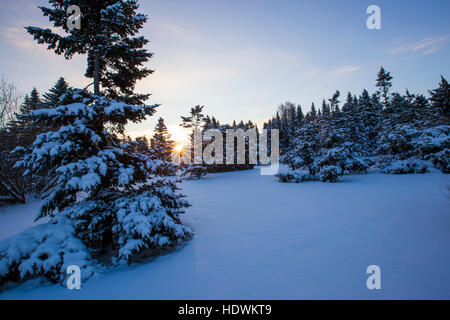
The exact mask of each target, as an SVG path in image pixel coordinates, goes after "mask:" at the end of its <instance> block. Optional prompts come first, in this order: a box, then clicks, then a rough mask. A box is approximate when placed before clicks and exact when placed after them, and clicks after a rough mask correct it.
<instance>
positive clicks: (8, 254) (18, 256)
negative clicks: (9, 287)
mask: <svg viewBox="0 0 450 320" xmlns="http://www.w3.org/2000/svg"><path fill="white" fill-rule="evenodd" d="M74 234H75V230H74V228H73V226H72V225H71V224H70V222H69V221H68V220H66V219H60V221H59V223H48V224H42V225H39V226H36V227H33V228H30V229H28V230H25V231H24V232H22V233H20V234H18V235H16V236H13V237H11V238H9V239H6V240H4V241H2V242H0V286H1V285H4V284H5V283H7V282H11V281H13V282H16V281H19V280H22V279H28V278H33V277H36V276H43V277H45V278H46V279H47V280H49V281H52V282H61V281H64V280H65V279H66V270H67V267H68V266H70V265H77V266H79V267H80V269H81V277H82V280H86V279H88V278H90V277H91V276H92V275H94V272H95V268H94V266H93V264H92V262H91V256H90V253H89V251H88V249H87V248H86V246H85V245H84V244H83V243H82V241H81V240H80V239H78V238H77V237H75V235H74Z"/></svg>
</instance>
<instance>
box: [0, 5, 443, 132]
mask: <svg viewBox="0 0 450 320" xmlns="http://www.w3.org/2000/svg"><path fill="white" fill-rule="evenodd" d="M45 4H46V1H31V0H2V1H1V2H0V29H1V30H0V31H1V32H0V61H1V62H0V63H1V68H0V73H3V74H4V76H5V77H6V78H7V79H9V80H10V81H13V82H14V83H15V84H16V85H17V86H18V87H19V89H20V90H21V91H22V92H24V93H26V92H28V91H30V90H31V89H32V87H33V86H36V87H37V88H38V90H40V91H41V92H42V91H46V90H47V89H48V88H49V87H50V86H51V85H52V84H53V83H54V82H55V81H56V80H57V78H58V77H59V76H64V77H65V78H66V80H67V81H69V83H70V84H71V85H73V86H85V85H86V84H88V83H89V80H87V79H85V78H83V74H84V71H85V57H83V56H78V57H75V58H73V59H72V60H70V61H66V60H65V59H64V58H63V57H58V56H55V55H54V54H53V53H51V52H47V51H46V50H45V49H44V48H43V47H42V46H39V45H38V44H35V43H34V42H33V40H32V39H31V37H30V36H29V35H27V34H26V32H25V30H24V29H23V27H24V26H26V25H33V26H49V24H48V22H47V20H46V19H45V18H43V17H42V16H41V14H40V10H39V9H38V8H37V7H36V5H45ZM371 4H375V5H378V6H379V7H380V8H381V26H382V29H381V30H368V29H367V27H366V19H367V18H368V16H369V15H368V14H367V13H366V8H367V7H368V6H369V5H371ZM140 11H141V12H143V13H145V14H148V15H149V16H150V20H149V22H148V23H147V25H146V26H145V28H144V29H143V30H142V34H143V35H144V36H146V37H147V38H148V39H149V40H150V41H151V42H150V44H149V46H148V49H149V50H150V51H151V52H153V53H154V54H155V56H154V58H153V59H151V61H150V62H149V66H150V67H151V68H152V69H154V70H155V73H154V74H153V75H151V76H150V77H148V78H147V79H145V80H143V81H141V82H140V83H139V84H138V86H137V88H138V90H139V91H142V92H150V93H152V97H151V99H150V100H149V101H148V102H149V103H161V104H162V105H161V107H160V108H159V111H158V113H157V116H162V117H163V118H164V119H166V124H167V125H168V126H169V129H171V131H172V132H175V131H176V130H175V128H176V127H177V125H178V124H179V122H180V120H179V119H180V115H185V114H187V112H188V110H189V108H190V107H192V106H194V105H197V104H200V105H205V110H206V113H208V114H211V115H214V116H216V118H218V119H219V120H220V121H222V122H229V121H232V120H233V119H236V120H241V119H242V120H248V119H251V120H253V121H255V122H256V123H258V124H261V123H262V122H263V121H265V120H266V119H267V118H269V117H270V116H272V115H273V113H274V112H275V110H276V108H277V106H278V105H279V104H280V103H282V102H284V101H286V100H289V101H293V102H296V103H300V104H301V105H302V106H303V109H304V111H307V110H309V107H310V105H311V102H315V103H316V104H319V103H320V102H321V100H322V98H329V97H330V96H331V95H332V93H333V92H334V91H335V90H336V89H339V90H340V91H341V92H342V93H343V95H344V96H345V94H346V92H347V91H349V90H350V91H352V92H353V93H360V92H361V90H362V89H363V88H367V89H368V90H369V91H371V92H373V91H374V90H375V88H374V84H375V77H376V73H377V71H378V70H379V68H380V65H383V66H384V67H385V68H386V69H387V70H388V71H390V72H391V74H392V75H393V76H394V86H393V89H394V90H401V91H403V90H404V89H405V87H408V89H409V90H410V91H412V92H420V93H426V90H428V89H431V88H435V87H436V86H437V83H438V82H439V75H440V74H443V75H444V76H445V77H446V78H449V71H450V62H449V61H450V59H449V58H450V45H449V43H450V19H449V18H448V14H449V13H450V1H447V0H440V1H437V0H431V1H406V0H395V1H375V0H374V1H362V0H361V1H360V0H352V1H350V0H340V1H335V0H329V1H320V0H319V1H317V0H316V1H312V0H311V1H310V0H307V1H300V0H297V1H283V0H280V1H275V0H271V1H262V0H240V1H235V0H227V1H222V0H214V1H211V0H209V1H203V0H189V1H188V0H185V1H181V0H143V1H141V10H140ZM152 118H153V119H149V120H147V121H145V122H143V123H141V124H138V125H130V126H128V128H127V130H128V132H129V133H130V134H131V135H132V136H136V135H142V134H151V133H152V131H153V127H154V124H155V121H156V120H155V118H156V117H152Z"/></svg>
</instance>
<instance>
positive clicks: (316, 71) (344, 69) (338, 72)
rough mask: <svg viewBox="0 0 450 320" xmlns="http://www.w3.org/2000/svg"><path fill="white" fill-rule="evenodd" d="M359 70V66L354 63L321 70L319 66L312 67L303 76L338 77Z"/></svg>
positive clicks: (311, 77)
mask: <svg viewBox="0 0 450 320" xmlns="http://www.w3.org/2000/svg"><path fill="white" fill-rule="evenodd" d="M359 70H361V67H359V66H354V65H344V66H341V67H337V68H334V69H331V70H330V69H328V70H322V69H320V68H313V69H311V70H309V71H308V72H307V73H306V74H305V77H306V79H307V80H311V79H318V78H326V79H329V78H340V77H344V76H346V75H348V74H350V73H353V72H356V71H359Z"/></svg>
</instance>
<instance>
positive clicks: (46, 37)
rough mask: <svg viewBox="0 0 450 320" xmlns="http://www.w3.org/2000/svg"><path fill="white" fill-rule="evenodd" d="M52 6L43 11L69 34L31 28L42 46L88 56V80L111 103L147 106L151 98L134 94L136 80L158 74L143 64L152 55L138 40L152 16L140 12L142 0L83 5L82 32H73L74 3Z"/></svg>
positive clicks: (58, 0)
mask: <svg viewBox="0 0 450 320" xmlns="http://www.w3.org/2000/svg"><path fill="white" fill-rule="evenodd" d="M49 3H50V4H51V7H39V8H40V9H41V11H42V13H43V14H44V16H47V17H48V19H49V21H51V22H52V23H53V26H54V27H56V28H60V29H62V30H63V31H64V33H65V34H64V35H61V34H59V33H55V32H53V31H52V30H50V29H43V28H38V27H26V29H27V31H28V33H30V34H31V35H33V36H34V39H35V40H36V41H37V42H38V43H40V44H46V45H47V48H48V49H49V50H54V52H55V53H56V54H64V57H65V58H66V59H70V58H72V56H73V55H74V54H87V69H86V73H85V76H86V77H88V78H93V84H94V94H96V95H99V94H100V85H101V86H103V88H104V89H105V90H104V95H106V96H107V97H108V98H112V99H116V100H121V101H124V102H127V103H131V104H139V105H140V104H143V102H144V101H145V100H146V99H147V98H148V96H149V95H148V94H136V93H134V92H133V90H134V87H135V83H136V81H137V80H140V79H143V78H145V77H146V76H148V75H149V74H151V73H152V72H153V71H152V70H149V69H147V68H146V67H145V66H144V64H145V63H146V62H147V61H148V60H149V59H150V58H151V56H152V53H150V52H148V51H147V50H146V49H144V46H145V45H146V44H147V43H148V40H147V39H145V38H144V37H142V36H137V33H138V32H139V30H140V29H141V28H142V27H143V25H144V23H145V22H146V21H147V16H145V15H143V14H140V13H137V10H138V8H139V5H138V1H137V0H126V1H125V0H106V1H91V0H78V1H76V3H75V4H76V5H77V6H79V7H80V10H81V25H82V26H81V28H80V29H76V28H73V29H69V27H68V26H67V24H66V23H67V18H68V17H67V14H66V12H67V8H68V7H69V6H71V5H73V4H74V2H73V1H69V0H50V1H49Z"/></svg>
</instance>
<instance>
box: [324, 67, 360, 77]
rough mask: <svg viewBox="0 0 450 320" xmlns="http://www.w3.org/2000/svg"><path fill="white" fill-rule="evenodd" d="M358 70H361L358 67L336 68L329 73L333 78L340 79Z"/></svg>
mask: <svg viewBox="0 0 450 320" xmlns="http://www.w3.org/2000/svg"><path fill="white" fill-rule="evenodd" d="M359 70H361V67H358V66H342V67H340V68H336V69H334V70H332V72H331V73H332V75H333V76H335V77H341V76H345V75H347V74H349V73H352V72H355V71H359Z"/></svg>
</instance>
